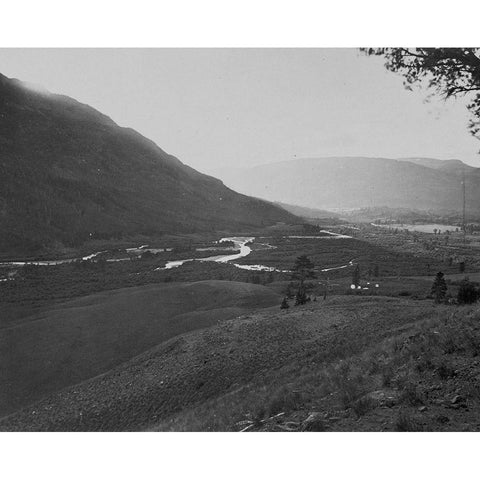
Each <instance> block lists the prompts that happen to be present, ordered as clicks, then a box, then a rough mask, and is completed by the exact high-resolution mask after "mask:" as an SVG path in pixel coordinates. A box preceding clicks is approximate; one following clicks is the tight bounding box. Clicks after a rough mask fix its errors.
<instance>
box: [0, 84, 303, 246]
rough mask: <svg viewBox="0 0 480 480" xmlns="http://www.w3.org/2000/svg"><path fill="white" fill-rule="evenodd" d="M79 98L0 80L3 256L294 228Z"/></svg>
mask: <svg viewBox="0 0 480 480" xmlns="http://www.w3.org/2000/svg"><path fill="white" fill-rule="evenodd" d="M294 220H295V217H294V216H293V215H291V214H289V213H287V212H286V211H284V210H282V209H280V208H278V207H276V206H273V205H271V204H268V203H265V202H263V201H260V200H257V199H252V198H248V197H246V196H244V195H240V194H237V193H235V192H233V191H232V190H230V189H228V188H226V187H225V186H224V185H223V184H222V182H221V181H219V180H217V179H215V178H213V177H209V176H207V175H203V174H201V173H199V172H197V171H195V170H193V169H192V168H190V167H188V166H186V165H184V164H182V163H181V162H180V161H179V160H177V159H176V158H175V157H173V156H171V155H168V154H167V153H165V152H164V151H163V150H161V149H160V148H159V147H157V146H156V145H155V144H154V143H153V142H151V141H150V140H148V139H146V138H144V137H143V136H141V135H140V134H138V133H137V132H135V131H134V130H131V129H128V128H121V127H119V126H118V125H116V124H115V123H114V122H113V121H112V120H111V119H110V118H108V117H106V116H105V115H102V114H101V113H99V112H98V111H96V110H95V109H93V108H91V107H89V106H87V105H83V104H81V103H79V102H77V101H75V100H73V99H71V98H69V97H65V96H62V95H54V94H50V93H48V92H39V91H37V90H33V89H31V88H29V87H28V86H27V84H23V83H22V82H19V81H18V80H12V79H8V78H7V77H4V76H2V75H0V249H1V250H2V251H3V252H6V251H7V252H18V253H20V252H21V253H25V252H34V251H41V250H42V248H43V247H45V246H47V245H48V246H51V245H52V243H55V242H58V243H60V244H65V245H69V246H78V245H81V244H82V243H83V242H85V241H86V240H88V239H90V238H111V237H122V236H124V235H127V234H134V233H143V234H147V235H149V234H152V235H153V234H155V235H157V234H162V233H166V232H168V233H182V232H185V233H186V232H193V231H212V230H220V229H227V230H228V229H238V228H241V227H256V226H261V225H264V224H273V223H276V222H278V221H285V222H289V221H294Z"/></svg>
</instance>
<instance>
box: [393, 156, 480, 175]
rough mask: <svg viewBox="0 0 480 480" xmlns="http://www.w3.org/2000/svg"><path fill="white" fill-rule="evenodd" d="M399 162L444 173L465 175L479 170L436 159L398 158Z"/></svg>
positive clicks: (456, 162)
mask: <svg viewBox="0 0 480 480" xmlns="http://www.w3.org/2000/svg"><path fill="white" fill-rule="evenodd" d="M397 160H400V161H404V162H411V163H415V164H417V165H422V166H424V167H428V168H433V169H436V170H442V171H444V172H451V173H456V174H463V171H465V174H469V173H473V172H475V171H477V170H478V169H477V168H475V167H472V166H471V165H467V164H466V163H463V162H462V161H461V160H456V159H452V160H438V159H436V158H424V157H420V158H417V157H407V158H397Z"/></svg>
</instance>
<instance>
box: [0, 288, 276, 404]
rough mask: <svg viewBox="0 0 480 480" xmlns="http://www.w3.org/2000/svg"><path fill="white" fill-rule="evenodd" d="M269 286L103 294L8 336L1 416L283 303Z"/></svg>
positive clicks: (0, 351)
mask: <svg viewBox="0 0 480 480" xmlns="http://www.w3.org/2000/svg"><path fill="white" fill-rule="evenodd" d="M280 300H281V298H280V297H279V296H278V295H277V294H275V293H274V292H273V291H271V290H269V289H267V288H266V287H263V286H261V285H253V284H247V283H239V282H222V281H217V280H213V281H204V282H195V283H175V284H165V283H164V284H159V285H150V286H145V287H133V288H126V289H120V290H115V291H111V292H103V293H99V294H95V295H91V296H87V297H83V298H81V299H77V300H73V301H70V302H67V303H64V304H60V305H58V306H56V307H55V308H53V309H50V310H48V311H44V312H42V313H41V314H37V315H34V316H33V317H30V318H29V319H28V321H27V320H25V321H24V322H23V323H22V324H20V325H18V326H15V327H11V328H8V329H4V330H2V336H1V339H0V342H1V347H2V348H0V362H1V363H2V364H3V365H6V366H7V368H6V371H5V372H4V374H3V375H2V377H1V379H0V383H1V385H0V391H1V392H2V393H1V394H0V413H7V412H9V411H12V410H14V409H17V408H19V407H21V406H23V405H25V404H28V403H30V402H32V401H34V400H37V399H39V398H40V397H41V396H43V395H45V394H47V393H51V392H53V391H56V390H58V389H60V388H63V387H65V386H68V385H72V384H74V383H78V382H80V381H82V380H85V379H87V378H90V377H93V376H95V375H98V374H101V373H103V372H105V371H107V370H109V369H110V368H112V367H114V366H116V365H118V364H120V363H121V362H125V361H127V360H129V359H130V358H132V357H134V356H136V355H138V354H140V353H142V352H143V351H145V350H147V349H149V348H151V347H153V346H154V345H157V344H158V343H160V342H163V341H165V340H168V339H169V338H171V337H173V336H175V335H179V334H182V333H185V332H188V331H191V330H194V329H198V328H203V327H207V326H211V325H214V324H216V323H217V322H218V321H219V320H222V319H226V318H232V317H235V316H238V315H240V314H242V313H244V312H246V311H250V310H252V309H256V308H262V307H267V306H272V305H278V304H279V303H280Z"/></svg>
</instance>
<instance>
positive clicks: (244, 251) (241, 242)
mask: <svg viewBox="0 0 480 480" xmlns="http://www.w3.org/2000/svg"><path fill="white" fill-rule="evenodd" d="M321 233H325V234H327V237H325V236H323V237H322V236H313V235H312V236H308V235H303V236H302V235H291V236H289V237H287V238H309V239H315V238H318V239H325V238H332V239H335V238H352V237H349V236H347V235H341V234H338V233H334V232H329V231H327V230H322V231H321ZM254 240H255V237H224V238H221V239H220V240H219V241H218V242H217V243H219V244H220V243H224V242H233V244H234V246H233V247H232V249H233V250H235V251H236V250H239V252H238V253H233V254H230V255H214V256H211V257H204V258H186V259H183V260H171V261H169V262H167V263H166V264H165V266H164V267H158V268H156V269H155V270H169V269H172V268H176V267H179V266H180V265H183V264H184V263H186V262H193V261H199V262H217V263H228V262H232V264H233V265H234V266H235V267H237V268H240V269H243V270H251V271H263V272H282V273H288V272H290V270H279V269H277V268H275V267H268V266H265V265H241V264H238V263H233V262H235V260H239V259H240V258H244V257H246V256H248V255H249V254H250V253H251V251H252V249H251V248H250V246H249V244H250V243H251V242H253V241H254ZM265 245H266V246H267V247H268V248H276V247H274V246H272V245H268V244H265ZM212 248H213V249H214V248H215V247H212ZM199 250H204V251H207V250H208V249H207V248H203V249H199ZM126 251H127V252H128V253H134V254H141V253H144V252H151V253H157V252H169V251H172V249H171V248H148V245H142V246H140V247H134V248H127V249H126ZM103 253H108V251H107V250H102V251H100V252H95V253H92V254H90V255H86V256H84V257H77V258H68V259H62V260H31V261H18V262H17V261H14V262H0V266H3V267H9V266H11V267H13V266H24V265H27V264H29V265H43V266H48V265H61V264H63V263H71V262H75V261H79V260H92V259H94V258H96V257H98V256H99V255H101V254H103ZM128 260H130V257H127V258H110V259H107V262H121V261H128ZM353 264H354V263H353V260H351V261H350V262H349V263H348V264H346V265H341V266H338V267H330V268H324V269H322V270H321V271H322V272H329V271H331V270H339V269H342V268H347V267H350V266H352V265H353ZM0 280H2V281H4V280H6V279H0Z"/></svg>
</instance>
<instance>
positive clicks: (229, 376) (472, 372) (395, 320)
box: [0, 296, 480, 431]
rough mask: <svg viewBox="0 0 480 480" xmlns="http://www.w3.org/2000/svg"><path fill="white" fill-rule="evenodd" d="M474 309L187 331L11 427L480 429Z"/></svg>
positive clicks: (259, 316)
mask: <svg viewBox="0 0 480 480" xmlns="http://www.w3.org/2000/svg"><path fill="white" fill-rule="evenodd" d="M479 323H480V322H479V320H478V315H477V314H476V309H475V308H474V307H460V308H459V307H451V306H443V305H442V306H437V305H432V303H431V301H425V300H424V301H415V300H410V299H399V298H387V297H361V296H359V297H356V296H338V297H332V298H329V299H327V301H325V302H324V301H318V302H311V303H309V304H307V305H305V306H303V307H291V308H290V309H288V310H282V311H281V310H279V309H278V307H272V308H268V309H263V310H259V311H257V312H256V313H254V314H248V315H243V316H241V317H238V318H235V319H233V320H228V321H221V322H219V323H218V324H217V325H216V326H213V327H210V328H207V329H204V330H201V331H197V332H191V333H188V334H185V335H182V336H178V337H175V338H173V339H171V340H169V341H167V342H165V343H162V344H161V345H159V346H158V347H155V348H153V349H151V350H149V351H148V352H146V353H144V354H142V355H140V356H138V357H136V358H135V359H133V360H131V361H130V362H127V363H125V364H123V365H121V366H119V367H117V368H115V369H114V370H111V371H110V372H108V373H106V374H104V375H102V376H99V377H96V378H94V379H91V380H88V381H86V382H83V383H81V384H78V385H76V386H73V387H70V388H67V389H65V390H63V391H61V392H59V393H57V394H55V395H52V396H50V397H48V398H46V399H44V400H42V401H40V402H38V403H36V404H34V405H31V406H30V407H28V408H25V409H24V410H22V411H20V412H17V413H15V414H13V415H10V416H9V417H6V418H3V419H2V420H1V421H0V429H1V430H43V431H45V430H47V431H48V430H60V431H70V430H74V431H78V430H80V431H97V430H107V431H114V430H175V431H176V430H180V431H192V430H193V431H195V430H197V431H198V430H200V431H212V430H213V431H218V430H220V431H241V430H244V431H259V430H260V431H263V430H267V431H308V430H310V431H359V430H360V431H390V430H397V431H398V430H428V431H430V430H432V431H433V430H477V429H480V420H478V418H480V417H479V415H478V413H480V358H479V357H477V355H478V353H480V324H479Z"/></svg>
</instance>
